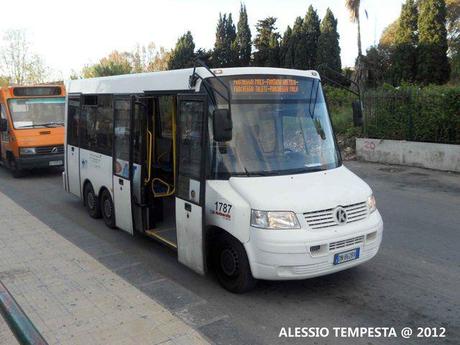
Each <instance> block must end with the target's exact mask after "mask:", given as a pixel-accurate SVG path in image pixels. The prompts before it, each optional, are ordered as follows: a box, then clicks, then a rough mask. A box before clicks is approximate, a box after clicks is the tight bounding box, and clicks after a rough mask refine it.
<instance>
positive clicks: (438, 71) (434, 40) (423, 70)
mask: <svg viewBox="0 0 460 345" xmlns="http://www.w3.org/2000/svg"><path fill="white" fill-rule="evenodd" d="M418 32H419V47H418V61H417V80H418V81H419V82H421V83H424V84H430V83H434V84H443V83H445V82H447V81H448V80H449V74H450V66H449V60H448V58H447V29H446V3H445V1H444V0H420V1H419V18H418Z"/></svg>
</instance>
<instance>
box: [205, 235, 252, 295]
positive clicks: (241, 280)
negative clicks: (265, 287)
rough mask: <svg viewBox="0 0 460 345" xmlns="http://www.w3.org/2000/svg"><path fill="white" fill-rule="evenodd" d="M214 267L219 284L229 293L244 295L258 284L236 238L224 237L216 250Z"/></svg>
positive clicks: (221, 237)
mask: <svg viewBox="0 0 460 345" xmlns="http://www.w3.org/2000/svg"><path fill="white" fill-rule="evenodd" d="M213 261H214V267H215V272H216V276H217V279H218V280H219V283H220V284H221V285H222V286H223V287H224V288H225V289H226V290H228V291H230V292H234V293H243V292H246V291H249V290H251V289H253V288H254V287H255V285H256V283H257V280H256V279H254V277H253V276H252V273H251V268H250V266H249V260H248V257H247V255H246V251H245V249H244V247H243V245H242V244H241V243H240V242H239V241H238V240H237V239H235V238H233V237H230V236H227V235H222V236H220V237H219V238H218V239H217V241H216V243H215V248H214V255H213Z"/></svg>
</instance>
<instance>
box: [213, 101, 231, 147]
mask: <svg viewBox="0 0 460 345" xmlns="http://www.w3.org/2000/svg"><path fill="white" fill-rule="evenodd" d="M212 127H213V131H214V140H215V141H217V142H219V143H222V142H226V141H230V140H232V137H233V122H232V115H231V113H230V111H229V110H228V109H216V110H214V114H213V123H212Z"/></svg>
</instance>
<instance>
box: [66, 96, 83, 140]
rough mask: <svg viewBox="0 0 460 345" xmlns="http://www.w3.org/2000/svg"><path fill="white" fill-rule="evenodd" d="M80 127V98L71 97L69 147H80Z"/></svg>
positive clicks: (68, 112) (68, 119) (68, 131)
mask: <svg viewBox="0 0 460 345" xmlns="http://www.w3.org/2000/svg"><path fill="white" fill-rule="evenodd" d="M79 126H80V97H69V107H68V111H67V128H68V129H67V145H72V146H78V135H79Z"/></svg>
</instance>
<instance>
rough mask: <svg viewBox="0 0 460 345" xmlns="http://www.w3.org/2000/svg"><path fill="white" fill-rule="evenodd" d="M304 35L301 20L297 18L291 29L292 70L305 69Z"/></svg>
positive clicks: (305, 50) (305, 49) (305, 48)
mask: <svg viewBox="0 0 460 345" xmlns="http://www.w3.org/2000/svg"><path fill="white" fill-rule="evenodd" d="M305 43H306V41H305V35H304V30H303V19H302V18H301V17H297V18H296V20H295V22H294V26H293V28H292V38H291V49H292V55H293V59H292V68H297V69H304V68H306V66H305V64H306V62H305V61H306V59H305V57H306V55H307V47H306V45H305Z"/></svg>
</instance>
